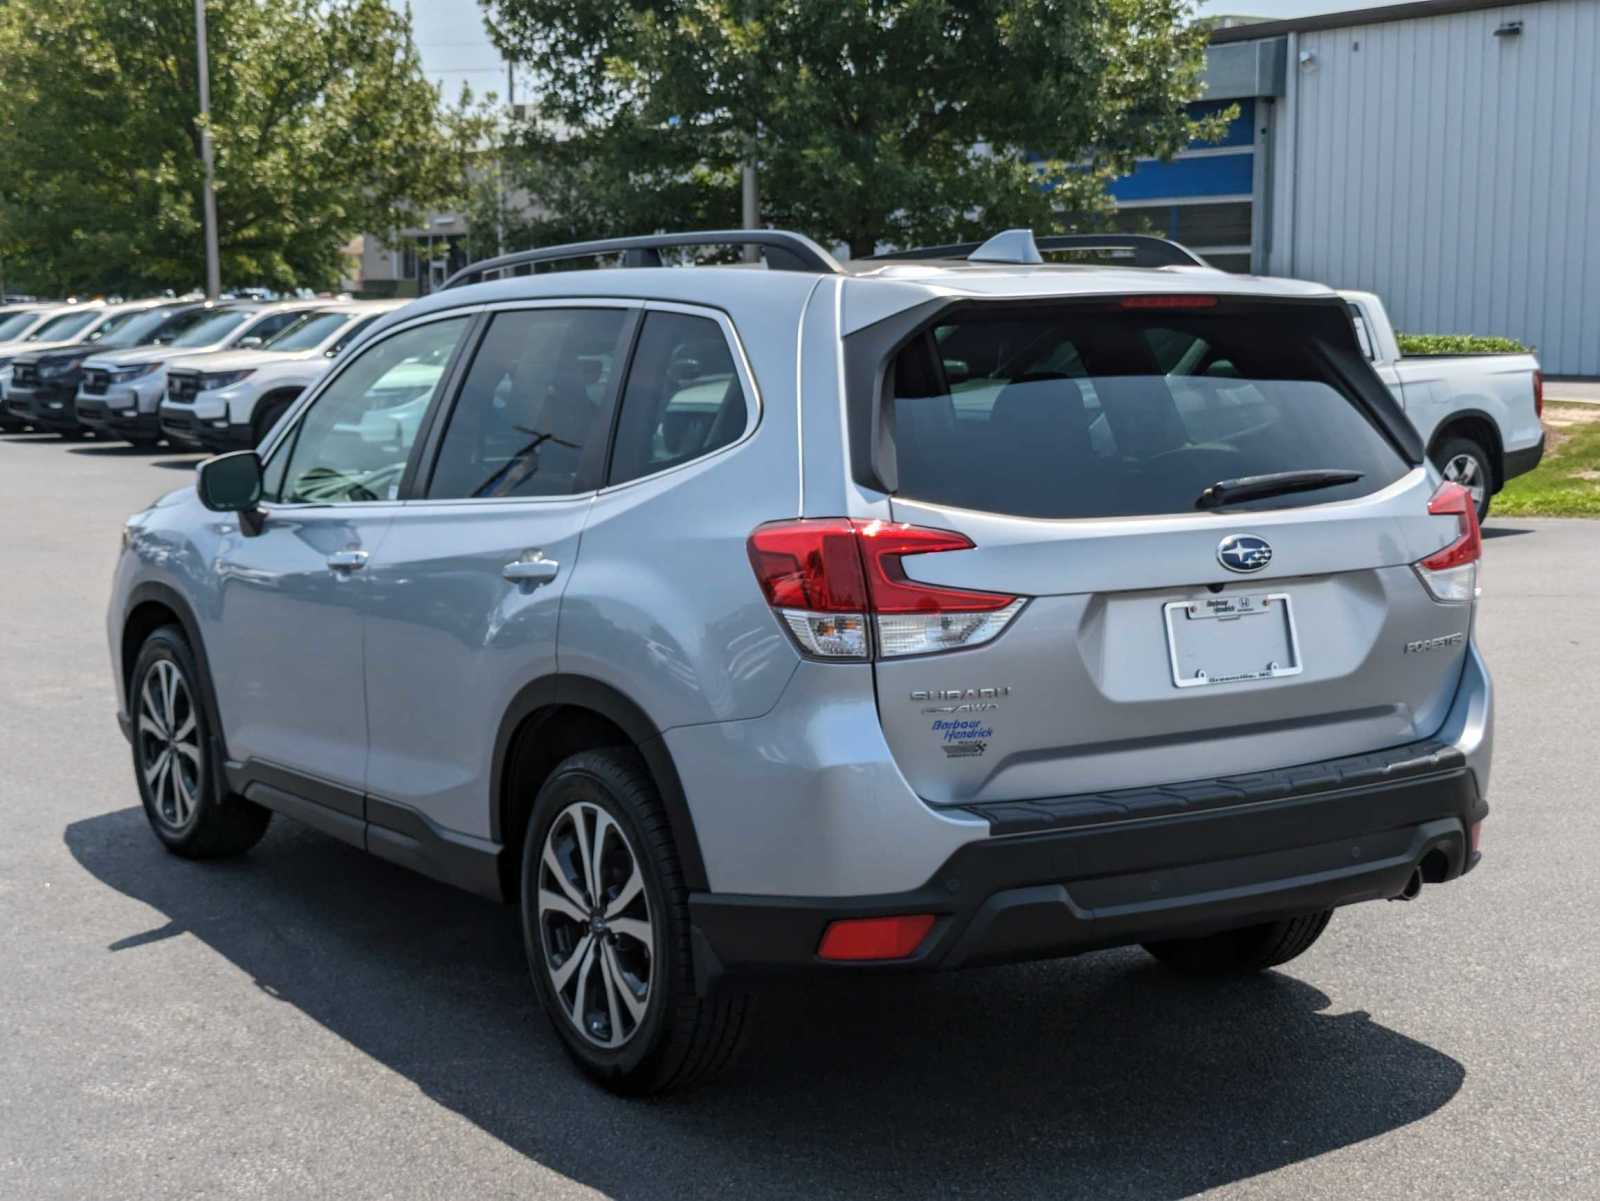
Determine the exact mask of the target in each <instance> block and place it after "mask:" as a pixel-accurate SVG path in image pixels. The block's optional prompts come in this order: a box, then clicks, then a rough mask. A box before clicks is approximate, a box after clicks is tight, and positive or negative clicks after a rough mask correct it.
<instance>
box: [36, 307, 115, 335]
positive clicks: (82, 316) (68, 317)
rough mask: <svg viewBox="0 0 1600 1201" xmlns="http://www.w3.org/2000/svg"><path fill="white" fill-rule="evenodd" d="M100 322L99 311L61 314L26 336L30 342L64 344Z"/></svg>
mask: <svg viewBox="0 0 1600 1201" xmlns="http://www.w3.org/2000/svg"><path fill="white" fill-rule="evenodd" d="M98 320H100V310H99V309H85V310H83V311H82V312H78V313H62V314H61V316H59V317H52V318H50V320H48V321H46V322H45V323H44V324H43V325H41V326H40V327H39V328H38V329H36V330H34V331H33V332H32V333H31V334H29V335H28V341H30V342H65V341H66V340H67V339H68V338H72V337H75V336H77V335H78V334H80V333H82V332H83V331H84V330H85V329H87V328H88V327H89V326H91V325H93V324H94V323H95V322H96V321H98Z"/></svg>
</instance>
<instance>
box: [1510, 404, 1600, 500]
mask: <svg viewBox="0 0 1600 1201" xmlns="http://www.w3.org/2000/svg"><path fill="white" fill-rule="evenodd" d="M1544 421H1545V428H1546V434H1547V438H1548V441H1547V443H1546V447H1545V452H1544V461H1543V462H1541V463H1540V464H1539V466H1538V467H1536V468H1534V469H1533V470H1532V471H1530V472H1528V474H1527V475H1519V476H1518V477H1517V478H1516V479H1514V480H1512V481H1511V482H1510V483H1509V484H1507V485H1506V486H1505V489H1504V490H1503V491H1501V493H1500V494H1499V495H1498V496H1496V497H1495V498H1494V506H1493V508H1491V509H1490V512H1489V516H1490V518H1491V519H1493V518H1494V517H1600V409H1595V408H1579V407H1578V406H1576V405H1572V406H1558V405H1547V406H1546V407H1545V411H1544Z"/></svg>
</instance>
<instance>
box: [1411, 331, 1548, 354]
mask: <svg viewBox="0 0 1600 1201" xmlns="http://www.w3.org/2000/svg"><path fill="white" fill-rule="evenodd" d="M1395 338H1396V339H1397V340H1398V341H1399V343H1400V353H1401V354H1517V353H1519V352H1521V351H1525V350H1527V349H1528V348H1527V347H1526V346H1524V345H1523V344H1522V343H1521V342H1518V341H1517V340H1516V339H1515V338H1498V337H1494V336H1492V335H1490V334H1396V335H1395Z"/></svg>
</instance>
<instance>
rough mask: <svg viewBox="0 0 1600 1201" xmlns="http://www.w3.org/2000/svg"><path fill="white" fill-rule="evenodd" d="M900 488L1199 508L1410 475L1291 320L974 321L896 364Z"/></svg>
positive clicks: (943, 495) (1079, 317) (958, 495)
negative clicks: (1259, 484)
mask: <svg viewBox="0 0 1600 1201" xmlns="http://www.w3.org/2000/svg"><path fill="white" fill-rule="evenodd" d="M893 389H894V390H893V394H892V395H893V415H894V429H895V448H896V462H897V467H898V472H899V488H898V491H899V494H900V495H902V496H905V497H907V498H908V499H916V500H924V501H930V502H932V503H935V504H949V505H955V506H958V507H961V508H969V509H979V510H985V511H988V512H995V513H1006V514H1015V515H1017V516H1024V517H1124V516H1145V515H1157V514H1171V513H1185V512H1193V511H1195V507H1196V506H1195V501H1196V499H1197V498H1198V497H1199V495H1200V494H1201V492H1203V491H1204V490H1205V489H1206V488H1208V487H1210V486H1211V485H1212V484H1215V483H1217V482H1219V481H1221V480H1228V479H1237V478H1240V477H1243V476H1252V475H1266V474H1271V473H1276V472H1284V471H1298V470H1309V469H1317V468H1336V469H1345V470H1351V471H1359V472H1361V479H1359V480H1357V481H1355V482H1354V483H1350V484H1343V485H1339V486H1337V487H1332V488H1324V489H1320V490H1317V491H1313V492H1301V493H1295V494H1290V495H1281V496H1274V497H1268V498H1262V499H1258V500H1255V501H1249V502H1243V503H1241V504H1237V505H1233V506H1230V508H1231V509H1234V510H1237V509H1246V510H1248V509H1277V508H1289V507H1295V506H1302V505H1313V504H1324V503H1327V502H1329V501H1337V500H1348V499H1350V498H1352V497H1357V496H1365V495H1368V494H1370V493H1372V492H1375V491H1377V490H1379V489H1381V488H1384V487H1386V486H1388V485H1389V484H1391V483H1393V482H1394V481H1396V480H1398V479H1399V478H1401V476H1403V475H1404V474H1405V472H1406V471H1407V469H1408V468H1407V464H1406V462H1405V460H1404V459H1403V458H1402V457H1401V456H1400V454H1399V453H1398V451H1396V449H1395V448H1394V447H1393V446H1392V445H1391V444H1390V443H1389V441H1388V440H1387V439H1386V438H1385V437H1384V435H1383V434H1382V433H1380V432H1379V430H1378V429H1377V428H1376V427H1375V426H1374V425H1373V424H1372V422H1371V421H1370V420H1369V419H1368V417H1367V415H1366V414H1365V413H1364V411H1363V410H1362V409H1361V408H1360V407H1359V405H1358V403H1357V402H1356V401H1354V400H1353V399H1351V398H1350V397H1348V396H1347V395H1346V394H1345V393H1344V391H1343V390H1342V386H1341V385H1340V384H1339V383H1338V382H1337V380H1336V379H1335V377H1334V376H1333V375H1332V374H1331V372H1330V371H1329V370H1328V369H1327V368H1326V367H1325V366H1324V365H1323V359H1322V356H1321V355H1320V353H1319V352H1318V351H1317V349H1316V347H1315V345H1314V344H1313V342H1312V339H1311V337H1310V336H1309V335H1308V334H1307V332H1306V330H1305V326H1304V325H1303V323H1302V322H1300V320H1299V319H1298V318H1297V316H1296V315H1295V314H1294V312H1293V311H1292V310H1288V309H1287V307H1286V306H1285V307H1281V308H1280V309H1279V310H1276V311H1275V310H1273V309H1271V308H1263V309H1259V310H1257V311H1255V312H1252V313H1249V314H1245V313H1223V312H1212V311H1208V310H1205V309H1196V310H1194V311H1189V310H1181V311H1173V312H1164V311H1152V312H1148V313H1147V312H1135V311H1119V310H1117V309H1110V308H1105V309H1102V308H1094V309H1090V308H1086V307H1082V306H1076V307H1067V306H1062V307H1057V308H1054V309H1052V308H1051V307H1049V306H1043V307H1040V308H1035V309H1031V310H1029V311H1027V312H1026V313H1021V314H1018V313H1015V312H1012V313H1009V314H1003V315H998V316H995V315H988V314H983V313H981V312H976V311H972V310H968V311H967V312H966V313H964V314H962V315H960V316H956V317H953V318H952V319H951V320H949V321H946V322H943V323H940V324H937V325H935V326H934V327H933V328H932V329H931V330H929V331H928V332H927V333H925V334H924V335H922V336H919V337H918V338H917V339H915V340H914V341H913V342H912V343H911V344H910V345H908V346H907V347H905V349H904V350H902V351H901V353H900V354H899V355H898V356H897V358H896V360H895V364H894V378H893Z"/></svg>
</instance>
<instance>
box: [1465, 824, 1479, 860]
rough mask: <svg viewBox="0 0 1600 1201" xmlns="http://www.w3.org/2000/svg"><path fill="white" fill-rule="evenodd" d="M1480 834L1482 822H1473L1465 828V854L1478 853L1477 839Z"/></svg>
mask: <svg viewBox="0 0 1600 1201" xmlns="http://www.w3.org/2000/svg"><path fill="white" fill-rule="evenodd" d="M1482 833H1483V823H1482V822H1473V823H1472V824H1471V825H1470V826H1468V827H1467V854H1469V855H1476V854H1477V853H1478V838H1479V836H1480V835H1481V834H1482Z"/></svg>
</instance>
